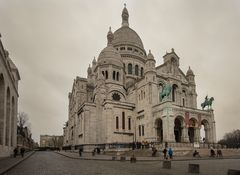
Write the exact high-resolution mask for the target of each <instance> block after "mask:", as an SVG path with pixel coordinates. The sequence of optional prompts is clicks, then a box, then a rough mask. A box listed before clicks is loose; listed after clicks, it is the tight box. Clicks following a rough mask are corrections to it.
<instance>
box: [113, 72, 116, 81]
mask: <svg viewBox="0 0 240 175" xmlns="http://www.w3.org/2000/svg"><path fill="white" fill-rule="evenodd" d="M115 74H116V72H115V71H113V80H115Z"/></svg>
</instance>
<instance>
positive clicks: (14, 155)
mask: <svg viewBox="0 0 240 175" xmlns="http://www.w3.org/2000/svg"><path fill="white" fill-rule="evenodd" d="M17 154H18V147H16V148H15V149H14V150H13V157H16V156H17Z"/></svg>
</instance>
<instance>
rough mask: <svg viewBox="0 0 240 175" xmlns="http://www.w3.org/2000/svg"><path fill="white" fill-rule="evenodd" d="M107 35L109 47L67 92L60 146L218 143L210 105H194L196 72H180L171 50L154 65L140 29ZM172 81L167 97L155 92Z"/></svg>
mask: <svg viewBox="0 0 240 175" xmlns="http://www.w3.org/2000/svg"><path fill="white" fill-rule="evenodd" d="M128 17H129V14H128V11H127V9H126V7H125V8H124V9H123V12H122V27H121V28H119V29H118V30H116V31H115V32H114V33H112V31H111V28H110V30H109V32H108V34H107V39H108V43H107V47H106V48H104V49H103V50H102V51H101V53H100V54H99V57H98V59H97V60H96V59H95V58H94V60H93V61H92V65H91V66H90V65H89V68H88V70H87V72H88V77H87V78H80V77H77V78H76V79H75V80H74V83H73V87H72V92H71V93H69V96H68V97H69V116H68V121H67V122H66V126H65V127H64V146H76V145H94V144H114V143H130V142H133V141H139V142H142V141H148V142H181V143H183V142H185V143H189V142H191V143H193V142H200V128H201V127H204V128H205V131H206V132H205V142H207V143H215V142H216V129H215V121H214V114H213V110H200V109H197V93H196V84H195V79H194V73H193V71H192V70H191V69H190V67H189V70H188V71H187V73H186V74H184V73H183V72H182V71H181V69H180V67H179V65H180V63H179V57H178V56H177V54H176V53H175V51H174V49H172V50H171V52H170V53H166V54H165V55H164V56H163V61H164V63H163V64H162V65H159V66H156V65H155V59H154V56H153V55H152V53H151V51H149V53H148V54H146V51H145V50H144V47H143V43H142V41H141V39H140V37H139V36H138V34H137V33H136V32H135V31H134V30H132V29H131V28H130V27H129V23H128ZM165 84H171V86H172V91H171V94H170V96H169V97H168V98H167V99H165V100H162V101H160V98H159V93H160V92H161V91H162V88H163V86H164V85H165Z"/></svg>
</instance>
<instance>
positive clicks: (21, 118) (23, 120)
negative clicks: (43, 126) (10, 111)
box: [17, 112, 31, 135]
mask: <svg viewBox="0 0 240 175" xmlns="http://www.w3.org/2000/svg"><path fill="white" fill-rule="evenodd" d="M17 125H18V127H19V129H20V132H23V128H25V127H27V130H28V135H31V124H30V122H29V118H28V114H27V113H25V112H19V113H18V117H17Z"/></svg>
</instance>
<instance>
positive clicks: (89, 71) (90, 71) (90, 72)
mask: <svg viewBox="0 0 240 175" xmlns="http://www.w3.org/2000/svg"><path fill="white" fill-rule="evenodd" d="M87 72H88V75H90V74H92V68H91V65H90V64H89V66H88V70H87Z"/></svg>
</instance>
